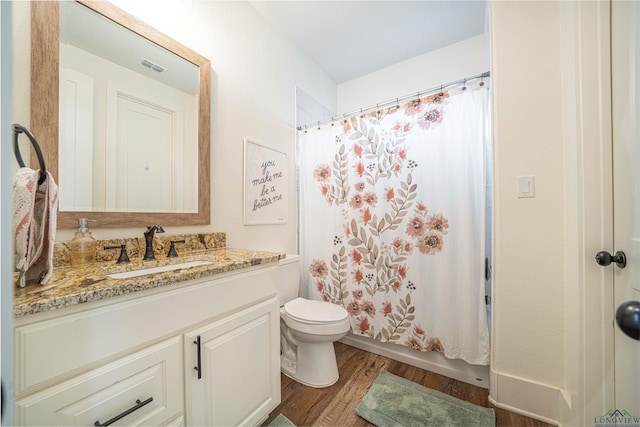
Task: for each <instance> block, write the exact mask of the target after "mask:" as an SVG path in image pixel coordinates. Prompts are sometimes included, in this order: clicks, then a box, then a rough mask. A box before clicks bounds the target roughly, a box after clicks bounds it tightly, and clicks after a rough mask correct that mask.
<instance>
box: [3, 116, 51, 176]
mask: <svg viewBox="0 0 640 427" xmlns="http://www.w3.org/2000/svg"><path fill="white" fill-rule="evenodd" d="M11 129H13V152H14V153H15V155H16V160H18V164H19V165H20V167H21V168H23V167H25V164H24V161H23V160H22V155H21V154H20V147H19V146H18V134H20V133H24V134H25V135H27V138H29V140H30V141H31V145H33V149H34V150H36V156H37V157H38V163H40V178H39V179H38V185H41V184H42V183H43V182H44V181H45V180H46V179H47V169H46V167H45V165H44V157H43V156H42V151H41V150H40V145H38V141H37V140H36V138H35V137H34V136H33V135H32V134H31V132H29V129H27V128H25V127H24V126H21V125H18V124H15V123H14V124H13V125H11Z"/></svg>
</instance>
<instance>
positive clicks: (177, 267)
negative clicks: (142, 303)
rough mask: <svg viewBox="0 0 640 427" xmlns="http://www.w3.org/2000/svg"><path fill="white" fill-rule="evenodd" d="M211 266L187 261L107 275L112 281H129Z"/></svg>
mask: <svg viewBox="0 0 640 427" xmlns="http://www.w3.org/2000/svg"><path fill="white" fill-rule="evenodd" d="M207 264H211V263H210V262H209V261H189V262H183V263H181V264H169V265H161V266H159V267H150V268H143V269H141V270H131V271H125V272H123V273H113V274H108V275H107V277H111V278H112V279H130V278H131V277H138V276H144V275H146V274H153V273H162V272H163V271H172V270H180V269H183V268H190V267H197V266H199V265H207Z"/></svg>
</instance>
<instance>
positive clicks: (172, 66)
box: [58, 1, 199, 213]
mask: <svg viewBox="0 0 640 427" xmlns="http://www.w3.org/2000/svg"><path fill="white" fill-rule="evenodd" d="M89 35H90V36H89ZM59 67H60V94H59V95H60V100H59V104H60V105H59V107H60V109H59V132H58V133H59V135H58V136H59V168H58V170H59V174H58V175H59V176H58V180H59V185H60V200H59V203H60V210H61V211H85V212H86V211H90V212H159V213H162V212H173V213H195V212H198V106H199V99H198V98H199V87H198V82H199V68H198V66H196V65H194V64H192V63H191V62H189V61H187V60H185V59H183V58H182V57H180V56H178V55H175V54H173V53H172V52H169V51H168V50H166V49H164V48H162V47H160V46H158V45H157V44H155V43H153V42H151V41H149V40H147V39H146V38H144V37H142V36H140V35H138V34H136V33H134V32H132V31H130V30H129V29H127V28H125V27H123V26H120V25H118V24H117V23H115V22H113V21H112V20H110V19H107V18H105V17H104V16H102V15H100V14H98V13H96V12H95V11H93V10H91V9H89V8H87V7H85V6H84V5H82V4H80V3H77V2H71V1H64V2H61V3H60V65H59Z"/></svg>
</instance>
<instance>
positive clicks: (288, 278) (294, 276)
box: [278, 254, 300, 305]
mask: <svg viewBox="0 0 640 427" xmlns="http://www.w3.org/2000/svg"><path fill="white" fill-rule="evenodd" d="M279 262H280V279H279V281H278V298H280V305H284V304H285V303H287V302H289V301H291V300H293V299H296V298H297V297H298V292H299V291H300V255H295V254H287V256H286V258H284V259H281V260H280V261H279Z"/></svg>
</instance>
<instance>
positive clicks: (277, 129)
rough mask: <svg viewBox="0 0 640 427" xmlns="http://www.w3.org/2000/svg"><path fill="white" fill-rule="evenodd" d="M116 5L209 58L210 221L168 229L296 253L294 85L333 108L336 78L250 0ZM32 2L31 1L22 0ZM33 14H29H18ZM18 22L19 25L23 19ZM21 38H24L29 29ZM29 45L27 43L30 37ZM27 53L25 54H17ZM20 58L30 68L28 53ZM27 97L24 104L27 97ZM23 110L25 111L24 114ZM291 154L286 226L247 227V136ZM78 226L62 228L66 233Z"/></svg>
mask: <svg viewBox="0 0 640 427" xmlns="http://www.w3.org/2000/svg"><path fill="white" fill-rule="evenodd" d="M112 3H114V4H115V5H116V6H118V7H120V8H122V9H124V10H125V11H127V12H129V13H131V14H132V15H134V16H136V17H138V18H139V19H141V20H143V21H145V22H147V23H148V24H150V25H152V26H154V27H156V28H157V29H158V30H160V31H161V32H163V33H165V34H167V35H168V36H170V37H172V38H174V39H175V40H177V41H178V42H180V43H182V44H184V45H186V46H188V47H190V48H191V49H193V50H195V51H196V52H198V53H200V54H202V55H203V56H205V57H207V58H209V59H210V60H211V69H212V79H211V80H212V82H211V84H212V91H211V93H212V105H211V115H212V117H211V123H212V125H211V126H212V131H211V152H212V153H211V175H212V176H211V207H212V212H211V225H210V226H206V227H165V229H166V231H167V233H170V234H177V233H190V232H203V231H223V232H226V233H227V243H228V245H229V246H230V247H241V248H253V249H263V250H273V251H283V252H286V251H289V252H295V251H296V249H297V226H296V203H297V201H296V196H295V194H296V192H295V183H296V176H295V166H294V160H295V157H294V156H295V151H294V147H295V129H294V119H295V87H296V86H297V87H299V88H301V89H303V90H304V91H305V92H307V93H308V94H310V95H311V96H313V97H314V98H315V99H317V100H318V101H319V102H321V103H322V104H323V105H327V106H329V107H332V108H334V106H335V104H336V99H335V94H336V85H335V83H334V82H333V81H332V80H331V79H329V78H328V77H327V76H326V75H325V74H324V72H323V71H321V70H320V68H319V67H318V66H317V65H315V63H313V62H312V61H311V60H310V59H309V58H308V57H306V56H305V55H304V54H303V53H302V52H301V51H300V50H299V49H298V48H297V47H296V46H294V45H293V44H292V43H291V42H290V41H288V40H287V39H285V38H283V37H282V36H280V35H278V34H277V32H276V31H275V29H274V28H273V27H272V26H271V24H269V23H268V22H267V21H266V20H264V18H262V17H261V15H259V14H258V12H257V11H256V10H255V9H254V8H253V7H252V6H250V5H249V3H248V2H244V1H243V2H239V1H215V2H213V1H198V0H194V1H193V2H192V3H191V5H190V6H187V5H185V3H183V2H176V1H168V0H164V1H162V0H161V1H157V2H153V5H151V3H150V2H148V1H144V0H135V1H132V0H114V1H112ZM18 4H19V7H20V8H28V3H27V2H24V3H23V2H18ZM17 15H21V16H22V17H23V21H24V19H27V20H28V16H29V15H28V12H27V13H20V12H19V13H17ZM28 25H29V24H28V21H27V23H26V24H24V22H23V23H22V24H18V25H17V27H18V28H23V27H25V26H26V28H28ZM16 34H19V35H20V40H16V43H18V44H20V45H24V41H23V39H24V34H25V32H22V33H19V32H17V31H16ZM26 46H27V49H28V43H27V44H26ZM20 55H22V54H20ZM22 56H23V57H22V58H20V59H19V62H20V65H18V66H19V67H20V72H19V73H16V75H23V76H24V75H26V76H28V74H29V71H28V70H29V62H28V55H26V58H25V57H24V56H25V55H22ZM28 82H29V79H28V77H25V78H24V82H16V84H19V85H20V87H19V88H18V90H16V94H21V95H20V96H18V95H16V102H17V103H18V104H19V105H18V107H17V108H16V112H22V111H26V112H27V113H23V118H22V122H24V123H25V124H26V125H28V124H29V123H28V111H29V109H28V102H29V99H28V95H27V94H28V93H29V86H28ZM25 103H26V104H27V106H26V107H25V106H24V104H25ZM25 115H26V117H25ZM245 137H248V138H251V139H253V140H255V141H256V142H260V143H262V144H264V145H268V146H271V147H273V148H275V149H277V150H279V151H283V152H285V153H287V154H288V160H289V163H290V164H289V167H288V170H287V172H288V174H289V180H288V187H289V200H288V201H289V206H288V218H289V220H288V222H287V224H285V225H259V226H256V225H253V226H244V225H243V220H242V212H243V198H242V188H243V187H242V183H243V177H242V170H243V169H242V168H243V162H242V155H243V138H245ZM72 231H73V230H58V234H57V236H56V240H58V241H66V240H69V239H70V238H71V237H72V236H73V234H72ZM142 231H143V230H140V229H137V228H136V229H130V228H123V229H110V230H104V229H95V230H94V235H95V237H97V238H107V237H123V236H140V235H142Z"/></svg>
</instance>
